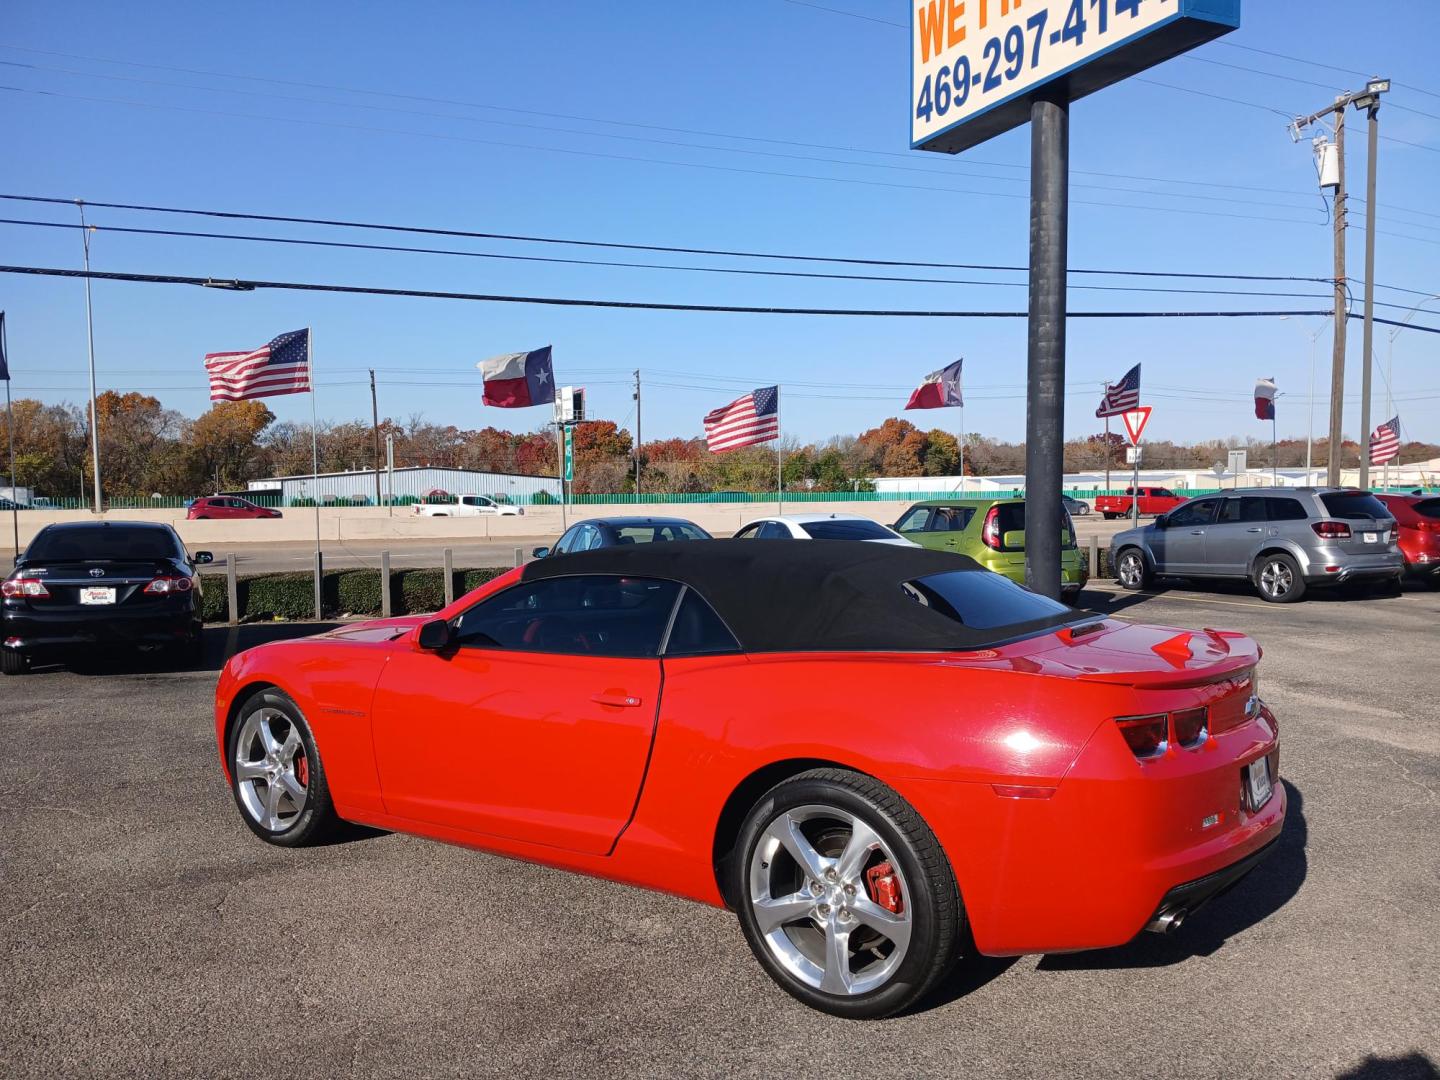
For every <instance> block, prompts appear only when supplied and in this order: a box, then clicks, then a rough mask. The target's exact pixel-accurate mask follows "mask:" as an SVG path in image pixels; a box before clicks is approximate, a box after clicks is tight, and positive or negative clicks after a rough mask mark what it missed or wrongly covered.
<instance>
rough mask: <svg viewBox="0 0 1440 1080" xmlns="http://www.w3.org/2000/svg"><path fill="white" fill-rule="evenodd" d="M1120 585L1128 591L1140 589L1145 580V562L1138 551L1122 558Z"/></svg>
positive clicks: (1128, 552)
mask: <svg viewBox="0 0 1440 1080" xmlns="http://www.w3.org/2000/svg"><path fill="white" fill-rule="evenodd" d="M1119 574H1120V584H1121V585H1124V586H1125V587H1126V588H1127V589H1138V588H1139V587H1140V585H1141V583H1142V582H1143V581H1144V580H1145V561H1144V560H1143V559H1142V558H1141V557H1140V553H1139V552H1138V551H1127V552H1126V553H1125V554H1124V555H1121V556H1120V566H1119Z"/></svg>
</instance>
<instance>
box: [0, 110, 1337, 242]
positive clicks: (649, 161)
mask: <svg viewBox="0 0 1440 1080" xmlns="http://www.w3.org/2000/svg"><path fill="white" fill-rule="evenodd" d="M0 91H4V92H7V93H15V94H30V95H33V96H37V97H55V98H62V99H65V100H68V101H84V102H90V103H92V104H102V105H125V106H129V107H132V108H140V109H151V110H161V111H169V112H181V113H187V114H192V115H201V116H221V117H225V118H227V119H232V120H249V121H256V120H259V121H264V122H266V123H281V124H301V125H305V126H309V127H328V128H337V129H340V130H344V131H360V132H366V133H370V134H381V135H399V136H405V137H411V138H420V139H437V140H440V141H443V142H462V143H474V144H477V145H481V146H498V147H503V148H506V149H510V150H532V151H536V152H539V153H547V154H565V155H569V156H574V157H586V158H597V159H600V160H605V161H623V162H628V163H632V164H640V165H667V166H670V167H672V168H679V169H699V170H708V171H712V172H725V173H736V174H740V175H746V176H766V177H775V178H780V179H788V180H808V181H814V182H817V183H827V184H852V185H860V186H863V187H883V188H893V189H898V190H902V191H938V192H945V193H949V194H957V195H973V196H976V197H977V198H991V199H1007V200H1026V199H1028V198H1029V196H1028V195H1025V194H1021V193H1019V192H1013V193H1012V192H1001V191H980V190H976V189H974V188H958V187H951V186H946V187H940V186H936V185H932V184H902V183H897V182H895V181H890V180H873V179H864V178H861V177H854V176H823V175H817V174H814V173H790V172H781V171H777V170H774V169H747V168H741V167H740V166H737V165H720V164H715V163H713V162H698V161H677V160H674V159H671V158H652V157H641V156H637V155H632V154H614V153H607V152H604V151H600V150H580V149H577V148H574V147H567V146H543V145H537V144H535V143H517V142H508V141H506V140H503V139H481V138H476V137H474V136H469V135H455V134H449V133H445V132H437V131H415V130H412V129H408V128H388V127H376V126H374V125H369V124H352V123H344V122H341V121H336V120H315V119H309V118H306V117H299V116H266V115H262V114H257V113H241V112H232V111H229V110H224V109H204V108H194V107H190V106H185V105H170V104H161V103H156V102H151V101H132V100H129V99H126V98H109V97H98V96H95V95H87V94H68V93H64V92H61V91H58V90H36V89H33V88H30V87H23V86H5V85H0ZM583 134H596V133H583ZM680 145H684V144H680ZM690 148H691V149H696V150H709V149H719V150H724V149H725V148H723V147H719V148H716V147H702V146H691V147H690ZM772 156H780V157H785V156H789V155H772ZM798 160H807V161H815V162H817V163H820V164H840V165H852V166H861V167H873V166H866V165H864V163H861V162H832V161H828V160H826V159H816V158H798ZM883 167H886V168H901V169H903V170H904V171H916V172H927V173H929V172H934V170H930V169H910V168H907V167H903V166H883ZM937 175H939V174H937ZM987 179H995V178H993V177H990V178H987ZM1114 190H1115V193H1116V194H1122V195H1136V194H1146V195H1153V196H1156V197H1159V198H1175V197H1177V196H1174V195H1170V194H1169V193H1167V192H1162V191H1155V192H1140V191H1135V190H1131V189H1114ZM1070 201H1071V204H1072V205H1078V206H1098V207H1105V208H1108V209H1111V210H1127V211H1135V210H1140V211H1146V212H1150V213H1167V214H1186V215H1189V216H1192V217H1223V218H1232V219H1235V220H1241V221H1265V222H1270V223H1281V224H1290V225H1313V224H1318V223H1317V222H1310V221H1306V220H1304V219H1301V218H1282V217H1275V216H1273V215H1270V216H1261V215H1257V214H1236V213H1230V212H1226V211H1218V210H1192V209H1189V208H1187V207H1180V206H1146V205H1143V204H1140V203H1135V202H1119V203H1116V202H1101V201H1098V200H1094V199H1072V200H1070ZM1224 201H1240V202H1243V201H1245V200H1224ZM1264 205H1277V204H1268V203H1267V204H1264ZM1291 209H1294V210H1297V211H1303V210H1304V207H1300V206H1296V207H1292V208H1291Z"/></svg>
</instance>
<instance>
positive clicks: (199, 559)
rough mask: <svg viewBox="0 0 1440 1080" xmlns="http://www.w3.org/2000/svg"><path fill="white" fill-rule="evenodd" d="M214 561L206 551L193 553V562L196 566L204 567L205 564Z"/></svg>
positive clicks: (213, 557) (212, 556)
mask: <svg viewBox="0 0 1440 1080" xmlns="http://www.w3.org/2000/svg"><path fill="white" fill-rule="evenodd" d="M214 561H215V556H214V555H212V554H210V552H208V551H197V552H195V562H196V563H197V564H198V565H201V566H204V565H206V564H207V563H212V562H214Z"/></svg>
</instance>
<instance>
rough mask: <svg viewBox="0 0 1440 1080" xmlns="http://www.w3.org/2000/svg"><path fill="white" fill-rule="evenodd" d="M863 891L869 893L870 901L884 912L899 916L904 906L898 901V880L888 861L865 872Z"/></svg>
mask: <svg viewBox="0 0 1440 1080" xmlns="http://www.w3.org/2000/svg"><path fill="white" fill-rule="evenodd" d="M865 889H866V891H867V892H869V893H870V899H871V900H873V901H875V903H877V904H879V905H880V906H881V907H882V908H884V909H885V910H886V911H890V912H894V913H895V914H896V915H898V914H900V910H901V908H902V907H903V906H904V904H903V903H902V902H901V900H900V879H899V878H898V877H896V876H895V868H894V867H893V866H891V865H890V862H889V860H886V861H885V862H882V863H879V864H877V865H875V866H872V867H871V868H870V869H869V870H866V871H865Z"/></svg>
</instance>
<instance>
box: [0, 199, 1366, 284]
mask: <svg viewBox="0 0 1440 1080" xmlns="http://www.w3.org/2000/svg"><path fill="white" fill-rule="evenodd" d="M0 199H4V200H9V201H12V202H32V203H42V204H47V205H52V206H75V205H77V200H75V199H65V198H59V197H56V196H41V195H11V194H0ZM78 202H81V203H83V204H84V205H85V206H89V207H97V208H99V209H103V210H134V211H141V212H146V213H158V214H183V215H190V216H195V217H212V218H222V219H226V220H235V221H269V222H276V223H280V224H287V225H321V226H327V227H333V228H344V229H370V230H374V231H379V232H400V233H415V234H418V235H424V236H451V237H461V238H466V239H473V240H513V241H517V242H522V243H532V244H558V245H565V246H571V247H596V248H611V249H615V250H620V251H654V252H661V253H664V254H671V255H713V256H718V257H724V258H743V259H774V260H777V261H786V262H826V263H838V264H842V265H848V266H908V267H914V268H917V269H929V270H984V271H1004V272H1014V273H1028V272H1029V267H1027V266H1017V265H1003V264H995V263H944V262H916V261H906V260H900V259H862V258H855V257H849V256H829V255H797V254H793V253H788V252H763V251H738V250H728V249H722V248H695V247H675V246H668V245H662V244H636V243H625V242H619V241H608V240H581V239H575V238H573V237H554V236H525V235H520V234H515V233H492V232H476V231H472V230H467V229H449V228H439V227H431V226H422V225H395V224H390V223H381V222H366V221H348V220H344V219H335V218H308V217H296V216H287V215H281V214H256V213H247V212H242V211H235V210H203V209H195V208H189V207H175V206H152V205H145V204H141V203H112V202H92V201H90V200H89V199H83V200H78ZM1070 273H1072V274H1096V275H1106V276H1114V277H1169V278H1176V277H1182V278H1194V279H1197V280H1199V279H1204V280H1225V281H1305V282H1314V283H1319V284H1327V285H1328V284H1332V283H1333V279H1331V278H1326V277H1303V276H1296V275H1288V276H1287V275H1278V274H1220V273H1202V272H1193V271H1155V270H1106V269H1086V268H1071V270H1070ZM1377 287H1378V286H1377Z"/></svg>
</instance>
